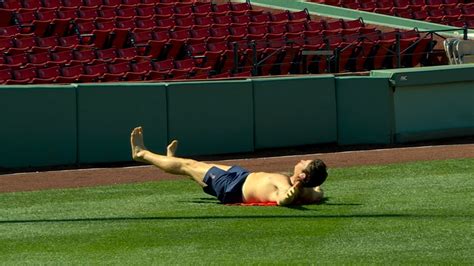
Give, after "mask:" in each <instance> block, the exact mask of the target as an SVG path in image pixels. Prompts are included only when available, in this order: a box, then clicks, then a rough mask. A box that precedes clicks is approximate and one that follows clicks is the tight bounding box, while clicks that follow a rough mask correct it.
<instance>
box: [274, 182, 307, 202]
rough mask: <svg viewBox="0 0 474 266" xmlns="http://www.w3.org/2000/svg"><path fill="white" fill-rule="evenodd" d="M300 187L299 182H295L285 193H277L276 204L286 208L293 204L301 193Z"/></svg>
mask: <svg viewBox="0 0 474 266" xmlns="http://www.w3.org/2000/svg"><path fill="white" fill-rule="evenodd" d="M301 186H302V185H301V182H296V183H295V184H294V185H293V186H291V187H290V188H289V189H287V190H286V191H281V192H279V193H278V200H277V204H278V205H280V206H288V205H291V204H292V203H294V202H295V199H297V198H298V196H299V194H300V193H301Z"/></svg>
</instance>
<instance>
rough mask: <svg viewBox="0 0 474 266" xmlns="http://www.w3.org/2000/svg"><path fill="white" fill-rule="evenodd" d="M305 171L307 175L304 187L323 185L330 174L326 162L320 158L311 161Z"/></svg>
mask: <svg viewBox="0 0 474 266" xmlns="http://www.w3.org/2000/svg"><path fill="white" fill-rule="evenodd" d="M303 173H305V174H306V176H307V177H306V178H305V180H304V181H303V186H304V187H317V186H319V185H321V184H322V183H323V182H324V181H325V180H326V177H327V176H328V172H327V170H326V164H325V163H324V162H323V161H321V160H319V159H316V160H313V161H312V162H310V163H309V164H308V166H306V168H305V169H304V170H303Z"/></svg>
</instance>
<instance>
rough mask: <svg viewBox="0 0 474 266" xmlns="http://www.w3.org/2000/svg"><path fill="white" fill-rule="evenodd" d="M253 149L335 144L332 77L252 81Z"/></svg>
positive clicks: (334, 105)
mask: <svg viewBox="0 0 474 266" xmlns="http://www.w3.org/2000/svg"><path fill="white" fill-rule="evenodd" d="M253 86H254V101H255V147H256V148H257V149H259V148H274V147H289V146H298V145H307V144H320V143H330V142H336V141H337V124H336V98H335V87H334V86H335V84H334V76H332V75H317V76H305V77H288V78H283V77H279V78H261V79H253Z"/></svg>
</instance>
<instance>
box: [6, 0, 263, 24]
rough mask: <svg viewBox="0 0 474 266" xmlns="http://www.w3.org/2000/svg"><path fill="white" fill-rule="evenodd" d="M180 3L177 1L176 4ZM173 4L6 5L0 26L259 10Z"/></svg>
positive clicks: (244, 5) (230, 5)
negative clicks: (10, 7)
mask: <svg viewBox="0 0 474 266" xmlns="http://www.w3.org/2000/svg"><path fill="white" fill-rule="evenodd" d="M178 3H179V4H178ZM178 3H176V4H174V3H170V4H167V5H165V6H163V5H155V4H138V5H136V6H134V5H99V6H87V5H86V6H74V7H71V6H60V7H38V8H32V9H25V8H19V9H5V8H0V14H1V15H2V17H1V18H0V26H7V25H11V24H14V23H16V24H28V23H33V22H35V21H43V20H52V19H75V18H78V17H79V18H89V19H95V18H99V17H100V18H115V17H118V18H130V17H141V18H148V17H151V16H154V15H158V16H162V17H167V16H176V17H182V16H189V15H191V14H192V15H194V16H207V15H209V14H213V15H220V16H225V15H243V14H245V13H255V14H258V13H261V12H262V10H253V9H251V6H250V4H248V3H231V2H229V3H227V4H220V5H215V4H211V3H208V2H204V3H203V2H194V3H193V2H189V3H181V2H178Z"/></svg>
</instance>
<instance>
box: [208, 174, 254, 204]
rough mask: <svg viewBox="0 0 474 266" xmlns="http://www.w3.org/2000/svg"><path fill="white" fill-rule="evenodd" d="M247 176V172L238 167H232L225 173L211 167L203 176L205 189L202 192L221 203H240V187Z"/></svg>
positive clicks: (241, 198)
mask: <svg viewBox="0 0 474 266" xmlns="http://www.w3.org/2000/svg"><path fill="white" fill-rule="evenodd" d="M249 174H250V173H249V171H247V170H245V169H243V168H242V167H239V166H232V167H231V168H230V169H229V170H227V171H224V170H222V169H220V168H217V167H211V169H209V171H207V173H206V175H205V176H204V183H206V184H207V187H204V188H203V190H204V192H206V193H207V194H209V195H212V196H214V197H217V199H219V201H220V202H222V203H238V202H242V201H243V197H242V186H243V185H244V182H245V179H246V178H247V176H248V175H249Z"/></svg>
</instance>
